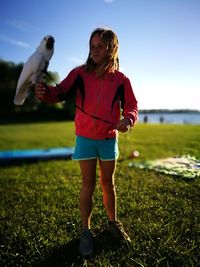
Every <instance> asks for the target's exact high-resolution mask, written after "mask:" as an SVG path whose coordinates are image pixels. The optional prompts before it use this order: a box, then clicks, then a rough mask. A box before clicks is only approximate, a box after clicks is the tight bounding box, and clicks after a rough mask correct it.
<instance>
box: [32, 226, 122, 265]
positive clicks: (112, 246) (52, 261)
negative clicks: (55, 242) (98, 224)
mask: <svg viewBox="0 0 200 267" xmlns="http://www.w3.org/2000/svg"><path fill="white" fill-rule="evenodd" d="M120 247H121V243H120V242H119V241H117V240H116V239H113V237H112V235H111V234H110V233H109V232H107V231H106V230H104V231H102V232H100V233H99V234H97V235H95V237H94V256H93V257H95V256H97V255H100V254H102V253H103V252H104V251H106V252H108V251H116V250H118V249H120ZM91 261H92V259H91ZM83 264H84V258H83V257H82V256H81V255H80V252H79V239H74V240H72V241H70V242H69V243H67V244H66V245H63V246H61V247H59V248H55V249H54V250H53V251H52V252H51V254H50V255H49V256H47V258H46V259H45V260H44V261H43V262H41V263H39V264H37V265H35V267H36V266H37V267H51V266H52V267H53V266H54V267H55V266H56V267H64V266H72V265H73V266H82V265H83Z"/></svg>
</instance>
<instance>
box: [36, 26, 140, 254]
mask: <svg viewBox="0 0 200 267" xmlns="http://www.w3.org/2000/svg"><path fill="white" fill-rule="evenodd" d="M118 46H119V43H118V38H117V35H116V34H115V33H114V32H113V31H112V30H111V29H106V28H97V29H95V30H94V31H93V32H92V34H91V36H90V40H89V55H88V58H87V60H86V63H85V64H83V65H81V66H78V67H76V68H74V69H73V70H72V71H71V72H70V73H69V74H68V75H67V77H66V78H65V79H64V80H63V81H62V82H61V83H60V84H59V85H56V86H54V87H52V86H51V87H48V86H47V85H45V84H44V83H43V82H42V81H41V82H39V83H38V84H37V85H36V87H35V92H36V96H37V98H38V99H40V100H41V101H44V102H48V103H56V102H59V101H64V100H66V99H67V98H68V97H70V96H71V95H73V94H76V115H75V129H76V130H75V131H76V145H75V152H74V155H73V159H74V160H78V161H79V164H80V171H81V175H82V186H81V191H80V213H81V221H82V231H81V237H80V247H79V248H80V252H81V254H82V255H83V256H84V257H90V256H92V254H93V233H92V230H91V214H92V198H93V192H94V189H95V185H96V169H97V163H98V165H99V171H100V183H101V188H102V192H103V203H104V206H105V210H106V212H107V216H108V223H107V224H106V229H107V231H109V232H110V233H111V234H112V235H113V236H114V237H115V238H117V239H118V240H121V241H122V242H125V243H127V242H130V237H129V236H128V234H127V233H126V232H125V231H124V229H123V227H122V224H121V223H120V222H119V221H118V218H117V208H116V206H117V205H116V190H115V179H114V175H115V169H116V161H117V158H118V132H122V133H125V132H127V131H128V130H129V129H130V128H131V127H133V126H134V124H135V122H136V120H137V117H138V107H137V100H136V97H135V95H134V92H133V88H132V86H131V83H130V80H129V79H128V78H127V77H126V76H125V75H124V74H123V73H122V72H120V71H119V58H118V48H119V47H118ZM121 111H122V114H121Z"/></svg>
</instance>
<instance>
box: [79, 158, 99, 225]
mask: <svg viewBox="0 0 200 267" xmlns="http://www.w3.org/2000/svg"><path fill="white" fill-rule="evenodd" d="M79 163H80V169H81V174H82V187H81V192H80V211H81V219H82V227H83V229H89V228H90V219H91V214H92V196H93V192H94V188H95V184H96V165H97V159H91V160H81V161H80V162H79Z"/></svg>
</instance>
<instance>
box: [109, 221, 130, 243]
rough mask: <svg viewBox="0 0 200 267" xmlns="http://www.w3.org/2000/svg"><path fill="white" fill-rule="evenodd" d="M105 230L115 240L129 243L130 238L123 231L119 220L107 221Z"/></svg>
mask: <svg viewBox="0 0 200 267" xmlns="http://www.w3.org/2000/svg"><path fill="white" fill-rule="evenodd" d="M106 230H107V231H108V232H109V233H111V234H112V235H113V236H114V238H116V239H117V240H119V241H122V242H124V243H126V244H130V242H131V239H130V237H129V236H128V234H127V233H126V232H125V231H124V229H123V226H122V224H121V223H120V222H119V221H115V222H109V223H108V224H107V225H106Z"/></svg>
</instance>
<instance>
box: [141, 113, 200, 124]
mask: <svg viewBox="0 0 200 267" xmlns="http://www.w3.org/2000/svg"><path fill="white" fill-rule="evenodd" d="M145 121H147V123H169V124H200V112H199V113H198V112H197V113H190V112H184V113H176V112H174V113H168V112H166V113H163V112H161V113H159V112H158V113H151V112H149V113H139V121H138V122H142V123H143V122H145Z"/></svg>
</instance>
